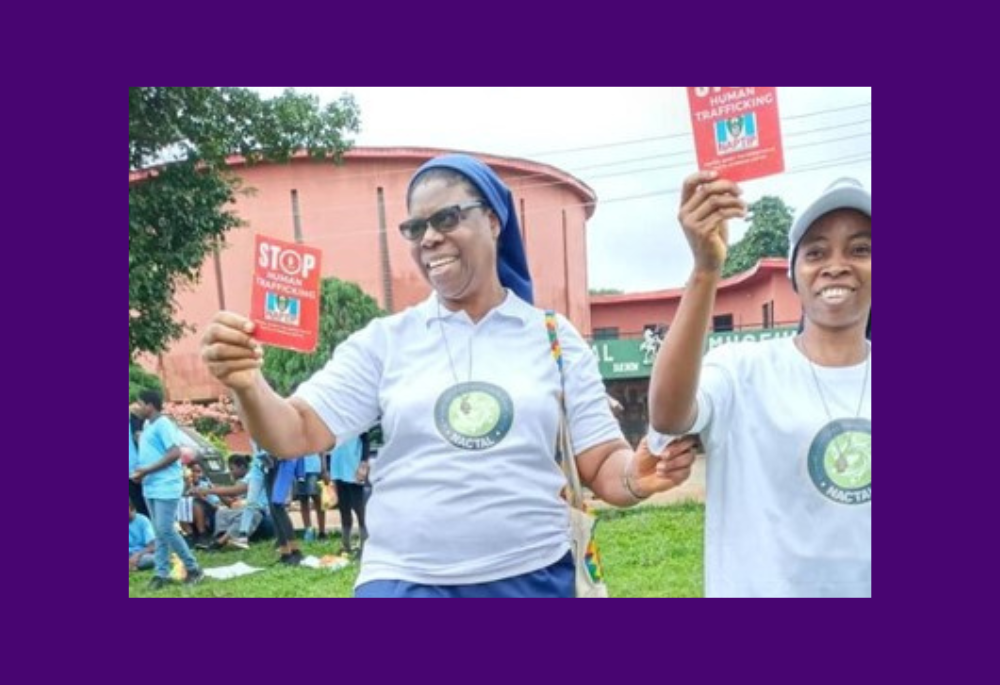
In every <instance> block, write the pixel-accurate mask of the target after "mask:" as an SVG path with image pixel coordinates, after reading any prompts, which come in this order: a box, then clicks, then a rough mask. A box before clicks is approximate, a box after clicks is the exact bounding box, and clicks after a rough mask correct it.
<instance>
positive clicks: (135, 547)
mask: <svg viewBox="0 0 1000 685" xmlns="http://www.w3.org/2000/svg"><path fill="white" fill-rule="evenodd" d="M155 548H156V533H154V532H153V524H152V523H150V522H149V519H148V518H146V517H145V516H143V515H142V514H139V513H136V511H135V505H133V504H132V500H129V503H128V572H129V573H132V572H133V571H148V570H149V569H151V568H153V563H154V562H153V550H154V549H155Z"/></svg>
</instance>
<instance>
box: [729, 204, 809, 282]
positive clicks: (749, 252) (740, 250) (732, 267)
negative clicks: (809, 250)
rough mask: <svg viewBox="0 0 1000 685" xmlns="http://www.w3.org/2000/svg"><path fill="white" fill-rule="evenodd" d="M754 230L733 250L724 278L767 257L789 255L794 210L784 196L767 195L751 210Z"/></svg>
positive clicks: (730, 251)
mask: <svg viewBox="0 0 1000 685" xmlns="http://www.w3.org/2000/svg"><path fill="white" fill-rule="evenodd" d="M749 216H750V228H749V229H748V230H747V232H746V235H744V236H743V239H742V240H740V241H739V242H738V243H736V244H735V245H732V246H731V247H730V248H729V256H728V257H727V258H726V264H725V266H723V268H722V275H723V276H724V277H729V276H732V275H734V274H738V273H743V272H744V271H748V270H750V269H752V268H753V267H754V265H756V264H757V262H759V261H760V260H761V259H762V258H764V257H787V256H788V229H789V228H791V226H792V209H791V208H790V207H788V206H787V205H786V204H785V203H784V201H783V200H782V199H781V198H780V197H774V196H773V195H765V196H764V197H762V198H761V199H759V200H757V201H756V202H754V203H752V204H751V205H750V207H749Z"/></svg>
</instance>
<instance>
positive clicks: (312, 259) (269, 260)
mask: <svg viewBox="0 0 1000 685" xmlns="http://www.w3.org/2000/svg"><path fill="white" fill-rule="evenodd" d="M321 254H322V253H321V252H320V251H319V250H317V249H316V248H314V247H306V246H305V245H301V244H299V243H289V242H286V241H284V240H277V239H275V238H269V237H267V236H263V235H258V236H257V240H256V243H255V245H254V271H253V290H252V292H251V294H250V318H251V319H253V322H254V323H255V324H256V325H257V327H256V329H255V331H254V337H255V338H256V339H257V340H259V341H260V342H262V343H264V344H266V345H271V346H273V347H283V348H285V349H288V350H297V351H299V352H312V351H313V350H315V349H316V343H317V342H318V341H319V293H320V256H321Z"/></svg>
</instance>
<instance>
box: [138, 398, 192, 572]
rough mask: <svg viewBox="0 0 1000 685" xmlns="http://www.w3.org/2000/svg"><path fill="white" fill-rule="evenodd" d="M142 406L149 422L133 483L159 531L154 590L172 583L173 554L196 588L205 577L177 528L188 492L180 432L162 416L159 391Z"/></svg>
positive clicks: (142, 401)
mask: <svg viewBox="0 0 1000 685" xmlns="http://www.w3.org/2000/svg"><path fill="white" fill-rule="evenodd" d="M139 405H140V408H141V411H142V414H143V416H144V417H145V419H146V421H147V423H146V430H144V431H143V432H142V439H141V441H140V443H139V461H138V464H139V465H138V467H137V468H136V470H135V471H133V472H132V478H131V480H133V481H135V482H136V483H141V484H142V486H143V493H144V494H145V496H146V506H147V507H148V508H149V511H150V513H151V514H152V521H153V528H154V530H155V531H156V555H155V562H156V575H155V577H154V578H153V580H152V582H151V583H150V588H151V589H153V590H159V589H160V588H163V587H165V586H167V585H169V584H170V583H171V580H170V552H174V553H175V554H177V556H178V557H180V560H181V561H182V562H183V563H184V568H185V569H187V578H186V580H185V581H184V582H185V583H186V584H188V585H193V584H194V583H197V582H199V581H201V579H202V578H203V577H204V574H203V573H202V571H201V567H199V566H198V561H197V560H196V559H195V558H194V555H193V554H192V553H191V549H190V548H189V547H188V546H187V543H186V542H184V538H182V537H181V536H180V533H178V532H177V529H176V528H175V526H174V521H175V519H176V517H177V505H178V504H179V503H180V499H181V495H182V494H183V492H184V475H183V471H182V469H181V464H180V457H181V450H180V438H179V437H178V429H177V426H175V425H174V423H173V422H172V421H171V420H170V419H168V418H167V417H165V416H163V415H162V414H161V412H162V411H163V396H162V395H161V394H160V392H159V391H157V390H144V391H143V392H142V393H141V394H140V395H139Z"/></svg>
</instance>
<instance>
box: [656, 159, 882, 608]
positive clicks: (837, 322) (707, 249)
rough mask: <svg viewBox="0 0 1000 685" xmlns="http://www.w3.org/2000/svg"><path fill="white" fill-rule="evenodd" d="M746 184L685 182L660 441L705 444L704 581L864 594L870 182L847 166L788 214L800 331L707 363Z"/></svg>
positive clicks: (725, 352) (661, 380) (715, 586)
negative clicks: (683, 268) (681, 263)
mask: <svg viewBox="0 0 1000 685" xmlns="http://www.w3.org/2000/svg"><path fill="white" fill-rule="evenodd" d="M741 192H742V191H741V190H740V188H739V186H737V185H736V184H735V183H732V182H730V181H726V180H724V179H720V178H719V177H718V176H717V175H716V174H714V173H710V172H703V173H698V174H694V175H692V176H690V177H688V178H687V179H686V181H685V183H684V189H683V195H682V200H681V209H680V215H679V219H680V222H681V225H682V227H683V229H684V234H685V236H686V238H687V240H688V243H689V244H690V246H691V251H692V253H693V254H694V261H695V266H694V271H693V273H692V275H691V279H690V281H689V282H688V286H687V289H686V290H685V293H684V297H683V299H682V301H681V305H680V309H679V310H678V313H677V317H676V319H675V320H674V322H673V324H672V325H671V327H670V332H669V334H668V335H667V338H666V340H665V341H664V343H663V347H662V349H661V350H660V354H659V356H658V357H657V359H656V365H655V368H654V371H653V378H652V380H651V384H650V424H651V426H652V428H653V430H652V431H651V433H650V440H649V444H650V448H651V449H653V450H654V451H657V450H658V449H660V448H662V446H663V445H665V444H667V443H668V442H669V441H670V439H671V436H674V435H681V434H685V433H700V434H701V436H702V439H703V441H704V442H705V446H706V451H707V453H708V461H707V465H708V473H707V497H708V499H707V521H706V527H705V550H706V559H705V580H706V584H705V589H706V594H707V595H709V596H716V597H719V596H744V597H746V596H751V597H753V596H779V597H800V596H805V597H808V596H856V597H858V596H859V597H866V596H867V597H870V596H871V570H872V567H871V528H872V509H871V506H872V504H871V498H872V485H871V475H872V468H871V435H872V431H871V426H872V424H871V416H872V414H871V341H870V339H868V337H867V336H866V331H870V322H871V306H872V236H871V223H872V222H871V213H872V211H871V195H870V194H869V193H868V192H867V191H866V190H865V189H864V188H863V187H861V185H860V184H859V183H857V182H856V181H853V180H851V179H843V180H841V181H838V182H836V183H834V184H833V185H832V186H830V188H828V189H827V190H826V192H824V193H823V194H822V195H821V196H820V197H819V198H818V199H817V200H816V201H815V202H813V203H812V204H811V205H810V206H809V207H808V208H807V209H806V210H805V211H804V212H802V213H801V214H800V215H799V217H798V218H797V219H796V220H795V222H794V223H793V225H792V228H791V232H790V235H789V243H790V255H789V274H790V276H791V278H792V283H793V285H794V286H795V289H796V292H797V293H798V296H799V300H800V302H801V304H802V311H803V329H802V332H801V334H800V335H798V336H796V337H795V338H785V339H779V340H773V341H770V342H762V343H758V344H754V345H732V346H722V347H720V348H717V349H716V350H713V351H712V352H711V353H709V354H708V355H707V356H706V357H705V359H704V361H703V360H702V349H703V347H702V346H703V343H704V337H705V331H706V330H707V329H708V326H709V323H710V321H711V316H712V309H713V306H714V302H715V291H716V286H717V285H718V283H719V280H720V279H721V271H722V265H723V263H724V262H725V260H726V254H727V244H726V243H727V228H726V222H727V220H729V219H733V218H736V217H742V216H744V215H745V213H746V205H745V203H744V202H743V201H742V200H741V198H740V194H741Z"/></svg>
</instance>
